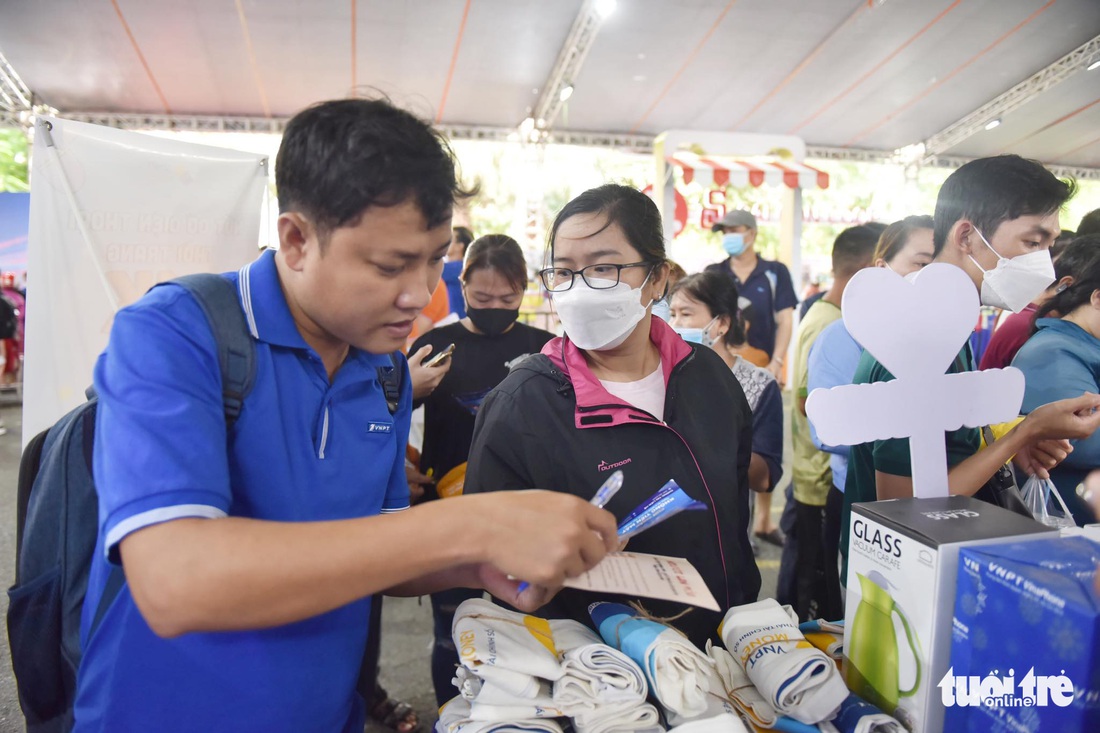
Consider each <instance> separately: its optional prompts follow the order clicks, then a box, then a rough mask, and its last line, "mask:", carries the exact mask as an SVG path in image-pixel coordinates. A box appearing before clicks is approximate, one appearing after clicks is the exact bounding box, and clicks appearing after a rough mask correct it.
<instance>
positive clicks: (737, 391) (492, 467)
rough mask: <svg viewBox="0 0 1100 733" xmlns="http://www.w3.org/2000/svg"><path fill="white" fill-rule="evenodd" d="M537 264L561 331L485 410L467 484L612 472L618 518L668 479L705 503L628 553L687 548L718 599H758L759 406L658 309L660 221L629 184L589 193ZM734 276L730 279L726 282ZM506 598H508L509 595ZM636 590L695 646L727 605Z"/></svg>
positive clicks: (562, 485)
mask: <svg viewBox="0 0 1100 733" xmlns="http://www.w3.org/2000/svg"><path fill="white" fill-rule="evenodd" d="M548 264H549V267H547V268H546V269H544V270H542V271H541V272H540V273H539V276H540V279H541V280H542V283H543V286H544V287H545V288H546V289H547V291H549V293H550V297H551V299H552V303H553V307H554V310H555V311H556V312H557V314H558V317H559V318H560V319H561V322H562V325H563V326H564V330H565V335H564V336H563V337H561V338H557V339H554V340H553V341H550V342H549V343H548V344H547V345H546V346H545V347H544V348H543V350H542V353H541V354H538V355H535V356H532V357H530V358H528V359H526V360H524V361H523V362H522V363H521V364H519V365H518V366H516V367H514V368H513V369H512V372H511V374H509V375H508V377H507V378H506V379H505V380H504V381H503V382H502V383H501V384H500V385H499V386H498V387H497V388H496V389H495V390H493V391H492V392H491V393H490V394H489V395H488V397H486V399H485V401H484V402H483V403H482V405H481V409H480V411H479V413H478V417H477V422H476V425H475V427H474V438H473V444H472V446H471V449H470V461H469V464H468V466H467V472H466V484H465V492H466V493H478V492H484V491H493V490H499V489H505V490H512V489H525V488H530V487H533V486H543V487H547V488H550V489H553V490H557V491H562V492H567V493H571V494H575V495H576V496H580V497H583V498H584V499H591V498H592V496H593V495H594V494H595V493H596V490H597V489H598V488H599V486H600V485H601V484H602V483H603V481H604V480H605V479H607V478H608V477H609V476H610V475H611V474H612V472H614V471H616V470H621V471H623V474H624V482H623V486H622V488H621V489H620V490H619V492H618V493H617V494H616V495H615V496H614V498H612V499H611V501H610V503H608V505H607V509H608V510H610V511H611V512H612V513H613V514H615V515H616V516H617V517H618V518H619V519H620V520H621V519H622V518H624V517H625V516H626V515H627V514H628V513H630V512H631V511H632V510H633V509H634V508H635V507H637V506H638V505H640V504H641V503H642V502H643V501H645V500H646V499H648V498H649V497H650V496H651V495H652V494H653V493H654V492H655V491H656V490H657V489H659V488H660V487H661V486H662V485H663V484H664V483H665V482H667V481H668V480H669V479H674V480H675V481H676V482H677V483H678V484H679V485H680V486H681V488H683V490H684V491H685V493H687V494H688V496H690V497H691V498H693V499H697V500H699V501H701V502H703V503H704V504H706V506H707V507H708V511H696V512H684V513H682V514H680V515H678V516H676V517H673V518H672V519H670V520H669V521H667V522H665V523H662V524H661V525H659V526H656V527H654V528H653V529H651V530H648V531H646V532H645V533H643V534H640V535H638V536H637V537H635V538H633V539H631V541H630V549H631V550H632V551H638V552H649V553H654V554H659V555H671V556H674V557H683V558H687V559H688V560H689V561H690V562H691V564H692V565H694V566H695V567H696V568H697V569H698V570H699V572H700V573H701V575H702V576H703V579H704V580H705V582H706V583H707V586H708V587H709V588H710V590H711V592H712V593H714V595H715V597H716V598H717V599H718V601H719V605H721V606H723V607H729V606H732V605H738V604H741V603H746V602H749V601H751V600H753V599H755V598H756V596H757V594H758V592H759V589H760V573H759V571H758V570H757V568H756V563H755V562H754V561H753V556H752V549H751V548H750V546H749V535H748V522H749V503H750V501H749V473H750V464H751V461H752V450H753V428H752V426H753V416H752V412H751V410H750V408H749V404H748V402H747V401H746V399H745V393H744V391H743V390H742V388H741V386H740V385H739V384H738V382H737V380H736V379H735V378H734V376H733V374H732V373H731V372H730V368H729V367H728V366H727V365H726V364H725V362H724V361H723V360H722V358H721V357H720V356H719V355H718V354H717V353H715V351H714V350H713V349H711V348H707V347H705V346H702V345H701V344H689V343H686V342H685V341H684V340H683V339H682V338H680V336H679V335H677V333H676V332H675V331H673V330H672V328H671V327H669V326H668V325H667V324H666V323H665V322H664V321H662V320H661V319H660V318H654V317H653V316H652V313H651V308H652V305H653V303H654V302H656V301H658V300H660V299H662V298H663V297H665V295H666V291H667V283H668V272H669V265H668V261H667V256H666V254H665V245H664V236H663V233H662V227H661V217H660V213H659V212H658V210H657V206H656V205H655V204H654V203H653V202H652V201H651V200H650V199H649V198H648V197H647V196H645V194H643V193H641V192H640V191H637V190H635V189H633V188H629V187H627V186H618V185H606V186H601V187H599V188H595V189H592V190H590V191H586V192H585V193H583V194H581V195H580V196H578V197H577V198H575V199H573V200H572V201H570V202H569V203H568V204H567V205H566V206H565V208H563V209H562V211H561V212H560V213H559V214H558V215H557V217H556V219H555V220H554V224H553V226H552V228H551V230H550V252H549V261H548ZM727 279H728V277H727ZM502 600H505V601H507V600H508V599H502ZM596 600H608V598H607V596H606V594H592V593H587V592H584V591H579V590H573V589H565V590H563V591H561V592H560V593H559V594H558V595H557V597H556V598H554V600H553V601H551V602H550V603H549V605H547V606H545V607H543V609H542V610H541V611H540V614H544V615H546V616H547V617H549V618H572V619H575V620H577V621H580V622H581V623H586V624H587V623H590V618H591V617H590V616H589V613H588V605H589V603H591V602H593V601H596ZM617 600H619V601H620V602H626V601H629V600H637V601H639V602H641V603H643V605H645V607H646V608H647V609H648V610H650V611H651V612H652V613H653V614H654V615H656V616H660V617H666V618H672V617H676V618H678V620H677V621H676V622H675V625H676V626H677V627H678V628H679V629H680V630H681V631H683V632H684V633H685V634H687V635H688V636H689V637H690V638H691V639H692V640H693V641H694V642H695V643H696V644H703V643H705V642H706V640H707V639H715V638H716V636H715V635H716V633H717V632H716V630H717V628H718V622H719V621H720V620H721V618H720V615H719V614H716V613H712V612H710V611H705V610H701V609H695V610H691V611H689V612H688V613H687V614H686V615H684V616H683V617H680V616H679V615H680V614H681V613H682V612H684V611H686V610H687V607H686V606H682V605H679V604H673V603H662V602H656V601H651V600H647V599H635V598H621V599H617Z"/></svg>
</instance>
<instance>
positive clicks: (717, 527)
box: [551, 351, 731, 608]
mask: <svg viewBox="0 0 1100 733" xmlns="http://www.w3.org/2000/svg"><path fill="white" fill-rule="evenodd" d="M694 358H695V352H694V351H692V352H691V353H690V354H688V355H687V356H686V357H684V358H683V359H682V360H681V361H680V362H679V363H678V364H676V366H674V367H672V371H671V372H669V375H668V381H669V384H671V383H672V378H673V377H675V376H676V375H677V373H679V372H681V371H683V368H684V366H685V365H686V364H687V363H688V362H690V361H691V360H692V359H694ZM556 371H557V370H556V369H554V370H551V374H554V372H556ZM555 376H556V375H555ZM562 376H564V375H562ZM566 379H567V380H568V377H566ZM674 394H675V393H674V392H670V393H668V394H666V395H665V407H666V408H667V407H668V405H669V404H670V402H671V397H672V396H673V395H674ZM610 408H617V409H624V408H625V409H632V410H634V411H635V412H640V413H642V414H644V415H649V417H651V418H653V423H654V424H655V425H658V426H660V427H663V428H665V429H667V430H669V431H670V432H671V433H672V434H673V435H675V436H676V437H677V438H679V439H680V442H681V443H683V444H684V448H686V449H687V452H688V455H689V456H691V461H692V463H694V464H695V471H696V473H698V474H699V480H700V481H702V482H703V489H704V490H706V492H707V497H708V498H709V499H710V514H711V516H712V517H714V531H715V535H716V537H717V539H718V556H719V558H720V559H721V560H722V580H723V582H724V583H725V586H726V607H727V608H729V607H730V605H731V601H730V579H729V569H728V567H727V565H726V551H725V548H724V547H723V545H722V524H721V522H720V521H719V519H718V507H717V504H715V501H714V494H712V493H711V490H710V485H709V484H707V477H706V476H704V475H703V468H702V467H701V466H700V465H699V459H697V458H696V457H695V452H694V451H693V450H692V449H691V446H690V445H688V442H687V440H685V439H684V436H682V435H680V433H679V432H678V431H677V430H676V428H674V427H672V426H671V425H669V424H668V423H667V422H665V421H664V420H658V419H657V416H656V415H654V414H652V413H650V412H646V411H645V410H642V409H640V408H637V407H629V406H625V405H618V404H616V405H589V406H586V407H580V406H578V407H577V411H578V412H595V411H597V410H605V409H610Z"/></svg>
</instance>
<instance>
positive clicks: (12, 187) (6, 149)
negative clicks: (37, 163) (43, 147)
mask: <svg viewBox="0 0 1100 733" xmlns="http://www.w3.org/2000/svg"><path fill="white" fill-rule="evenodd" d="M27 160H28V152H27V138H26V136H25V135H24V134H23V131H22V130H19V129H16V128H0V192H19V191H29V190H30V186H29V184H28V179H27Z"/></svg>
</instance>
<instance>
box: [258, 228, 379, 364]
mask: <svg viewBox="0 0 1100 733" xmlns="http://www.w3.org/2000/svg"><path fill="white" fill-rule="evenodd" d="M238 275H239V277H238V279H237V288H238V291H239V295H240V298H241V305H242V306H243V307H244V314H245V320H246V321H247V322H248V330H249V331H250V332H251V333H252V338H254V339H257V340H259V341H263V342H265V343H268V344H271V345H273V346H282V347H285V348H289V349H304V350H306V351H309V352H311V353H313V349H312V348H311V347H310V345H309V344H307V343H306V341H305V339H304V338H302V333H301V331H299V330H298V324H297V323H295V322H294V316H292V315H291V314H290V306H288V305H287V303H286V296H285V295H283V288H282V285H281V284H280V282H279V270H278V268H276V266H275V251H274V250H270V249H269V250H267V251H265V252H263V253H262V254H261V255H260V256H259V258H257V259H256V260H254V261H252V262H250V263H249V264H247V265H245V266H244V267H242V268H241V269H240V271H239V273H238ZM356 362H357V363H359V364H360V365H362V366H365V367H371V368H374V367H387V366H392V365H393V362H392V361H391V360H390V356H389V354H371V353H368V352H365V351H360V350H359V349H356V348H354V347H353V348H352V349H351V350H350V351H349V352H348V358H347V361H345V362H344V367H342V368H341V371H344V370H345V369H346V367H347V366H348V365H349V364H350V363H356Z"/></svg>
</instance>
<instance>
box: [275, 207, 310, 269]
mask: <svg viewBox="0 0 1100 733" xmlns="http://www.w3.org/2000/svg"><path fill="white" fill-rule="evenodd" d="M278 228H279V249H280V251H281V253H282V255H283V259H284V261H285V262H286V263H287V265H288V266H289V267H290V269H292V270H300V269H301V268H302V262H303V261H304V259H305V256H306V253H307V251H308V249H309V248H310V247H311V246H316V244H317V239H316V236H315V232H314V228H313V225H312V224H311V223H310V221H309V219H307V218H305V217H304V216H302V215H301V214H299V213H298V212H296V211H287V212H285V213H282V214H279V221H278Z"/></svg>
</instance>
